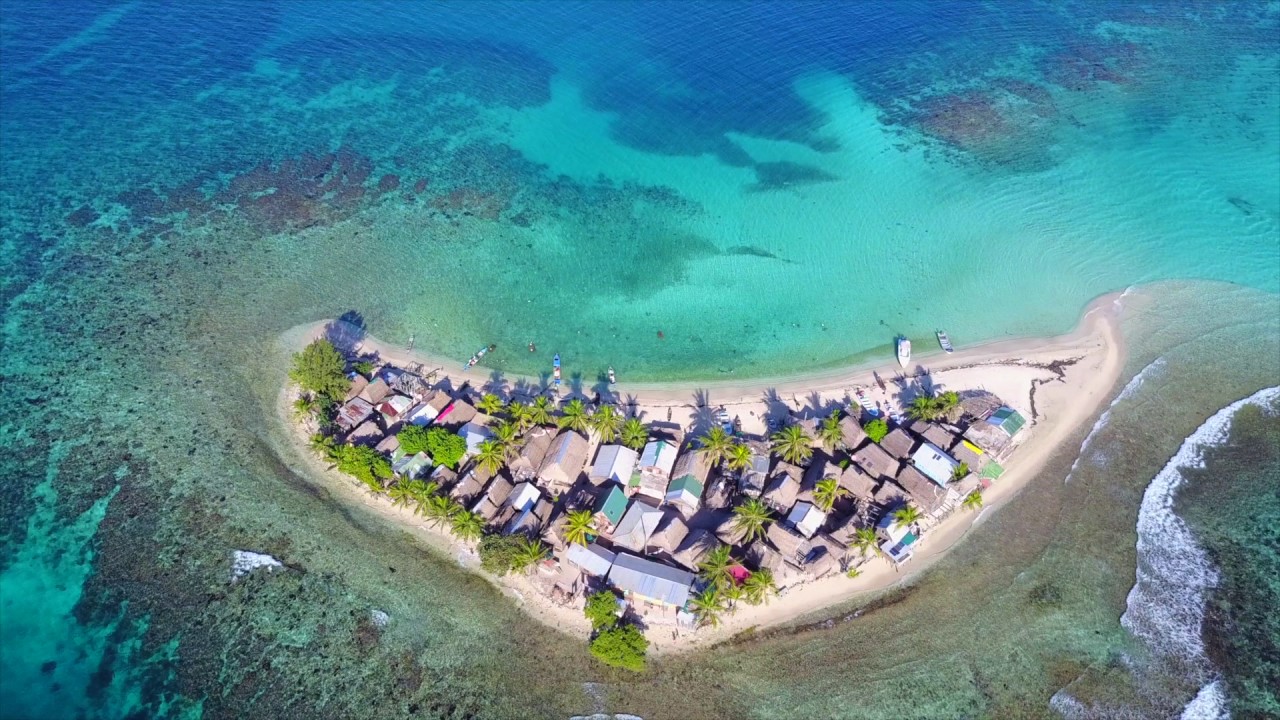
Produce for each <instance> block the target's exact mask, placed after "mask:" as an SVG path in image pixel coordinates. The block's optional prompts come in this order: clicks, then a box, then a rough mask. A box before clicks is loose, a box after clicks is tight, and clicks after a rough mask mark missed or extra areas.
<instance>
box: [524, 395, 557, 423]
mask: <svg viewBox="0 0 1280 720" xmlns="http://www.w3.org/2000/svg"><path fill="white" fill-rule="evenodd" d="M551 410H552V408H551V400H549V399H548V398H547V396H546V395H539V396H538V397H537V398H535V399H534V401H533V404H532V405H530V406H529V422H531V423H533V424H534V425H550V424H551Z"/></svg>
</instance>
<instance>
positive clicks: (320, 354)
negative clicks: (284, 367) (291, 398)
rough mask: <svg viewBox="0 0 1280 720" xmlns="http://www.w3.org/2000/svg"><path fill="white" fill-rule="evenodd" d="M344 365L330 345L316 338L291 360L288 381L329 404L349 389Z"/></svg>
mask: <svg viewBox="0 0 1280 720" xmlns="http://www.w3.org/2000/svg"><path fill="white" fill-rule="evenodd" d="M346 367H347V363H346V361H345V360H343V359H342V353H340V352H338V349H337V348H336V347H334V346H333V343H331V342H329V341H328V340H325V339H324V338H320V339H318V340H316V341H315V342H313V343H311V344H310V345H308V346H306V347H305V348H303V349H302V352H299V353H296V354H294V356H293V365H292V367H290V368H289V379H290V380H293V381H294V382H296V383H298V385H299V386H300V387H301V388H302V389H303V390H306V391H308V392H313V393H315V394H317V395H321V396H323V397H326V398H330V399H331V400H341V399H342V397H343V396H344V395H345V394H346V392H347V390H348V389H349V388H350V387H351V381H350V380H347V375H346Z"/></svg>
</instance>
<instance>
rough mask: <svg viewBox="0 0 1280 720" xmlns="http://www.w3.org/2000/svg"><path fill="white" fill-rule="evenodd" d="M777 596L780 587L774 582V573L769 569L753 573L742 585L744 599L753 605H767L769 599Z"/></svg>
mask: <svg viewBox="0 0 1280 720" xmlns="http://www.w3.org/2000/svg"><path fill="white" fill-rule="evenodd" d="M777 594H778V585H777V583H775V582H774V581H773V572H772V571H770V570H769V569H768V568H764V569H761V570H757V571H756V572H753V573H751V574H750V575H748V576H747V579H746V580H744V581H743V583H742V599H743V600H746V601H747V602H748V603H750V604H752V605H759V604H760V603H766V604H767V603H768V602H769V597H770V596H771V595H777Z"/></svg>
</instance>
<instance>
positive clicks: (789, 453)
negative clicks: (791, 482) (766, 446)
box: [769, 425, 813, 465]
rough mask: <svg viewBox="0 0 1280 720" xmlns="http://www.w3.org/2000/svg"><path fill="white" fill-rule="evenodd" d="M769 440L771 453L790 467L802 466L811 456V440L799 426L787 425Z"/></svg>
mask: <svg viewBox="0 0 1280 720" xmlns="http://www.w3.org/2000/svg"><path fill="white" fill-rule="evenodd" d="M769 439H770V440H772V441H773V452H774V453H776V454H777V455H778V457H780V458H782V459H783V460H786V461H787V462H789V463H791V464H792V465H803V464H805V463H806V462H808V460H809V458H810V457H812V456H813V440H812V439H811V438H810V437H809V434H808V433H806V432H805V431H804V428H802V427H800V426H799V425H788V426H787V427H784V428H782V429H781V430H779V431H778V432H776V433H774V434H773V435H772V437H770V438H769Z"/></svg>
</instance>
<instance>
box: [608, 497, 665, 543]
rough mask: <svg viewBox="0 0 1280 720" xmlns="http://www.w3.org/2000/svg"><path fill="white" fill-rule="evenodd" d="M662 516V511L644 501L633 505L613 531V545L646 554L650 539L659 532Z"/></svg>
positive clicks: (638, 501)
mask: <svg viewBox="0 0 1280 720" xmlns="http://www.w3.org/2000/svg"><path fill="white" fill-rule="evenodd" d="M662 514H663V513H662V511H661V510H659V509H658V508H656V507H654V506H652V505H650V504H648V503H645V502H643V501H640V500H637V501H635V502H633V503H631V507H629V508H627V512H626V513H625V514H624V515H623V516H622V520H620V521H619V522H618V527H617V528H615V529H614V531H613V544H614V545H615V546H617V547H622V548H626V549H628V550H634V551H635V552H644V549H645V546H646V545H647V544H648V543H649V537H650V536H652V535H653V534H654V533H655V532H657V530H658V523H660V522H662Z"/></svg>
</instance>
